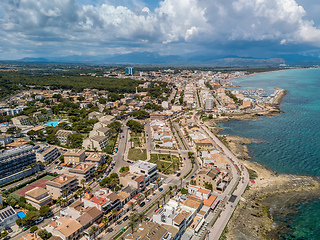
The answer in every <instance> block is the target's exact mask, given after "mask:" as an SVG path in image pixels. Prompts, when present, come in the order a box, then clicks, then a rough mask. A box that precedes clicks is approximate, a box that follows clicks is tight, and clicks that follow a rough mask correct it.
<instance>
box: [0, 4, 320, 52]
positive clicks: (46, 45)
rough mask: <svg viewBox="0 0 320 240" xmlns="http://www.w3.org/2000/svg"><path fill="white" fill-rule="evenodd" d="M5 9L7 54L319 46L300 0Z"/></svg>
mask: <svg viewBox="0 0 320 240" xmlns="http://www.w3.org/2000/svg"><path fill="white" fill-rule="evenodd" d="M307 2H309V0H307ZM301 4H302V3H301ZM310 4H311V3H310ZM312 4H313V5H315V4H314V2H312ZM308 6H309V5H308ZM317 6H318V7H319V6H320V4H318V5H317ZM307 9H308V8H307ZM0 12H2V14H1V15H0V37H1V40H0V43H1V45H2V52H4V51H6V50H5V49H7V54H2V55H3V56H8V55H10V56H17V55H19V54H20V55H32V54H33V55H37V54H38V55H39V54H47V55H50V54H51V55H68V54H70V52H77V53H78V54H79V53H82V54H84V55H85V54H86V53H87V52H90V53H91V54H101V53H117V52H120V53H121V52H130V51H145V50H148V51H157V52H160V53H164V54H165V53H174V54H177V53H187V52H190V51H197V50H204V49H206V48H207V49H208V50H211V49H212V50H216V49H217V46H219V47H221V46H223V45H225V46H230V44H231V45H232V44H234V45H235V46H237V45H238V44H237V42H242V43H243V42H246V43H248V45H249V44H252V43H253V42H269V43H272V44H274V45H275V47H276V45H279V46H280V45H281V46H284V45H288V44H289V45H290V44H293V45H297V44H302V45H305V44H309V45H310V48H318V47H320V46H319V45H320V41H319V40H320V30H319V29H318V28H317V27H316V25H315V22H314V21H313V19H312V17H314V16H315V14H313V15H312V16H309V15H308V12H307V11H306V10H305V8H304V7H303V6H301V5H299V4H298V3H297V2H296V1H295V0H230V1H225V0H212V1H207V0H163V1H160V2H159V3H158V7H156V8H154V9H152V10H150V8H148V7H147V4H146V3H145V2H143V1H142V0H135V1H130V4H129V5H128V1H125V0H121V1H115V0H95V1H91V0H90V1H88V0H77V1H76V0H42V1H39V0H3V1H1V3H0ZM318 20H319V19H316V21H318ZM260 48H261V49H263V47H260ZM49 50H51V51H52V52H49ZM221 50H223V49H221Z"/></svg>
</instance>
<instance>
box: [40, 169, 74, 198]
mask: <svg viewBox="0 0 320 240" xmlns="http://www.w3.org/2000/svg"><path fill="white" fill-rule="evenodd" d="M46 187H47V190H48V191H49V193H50V194H51V195H52V198H53V199H57V198H58V197H60V196H63V194H64V191H65V190H66V189H67V190H68V192H69V193H71V192H74V191H75V190H77V188H78V178H77V177H76V176H71V175H66V174H61V175H59V176H57V177H55V178H53V179H51V180H49V181H47V182H46Z"/></svg>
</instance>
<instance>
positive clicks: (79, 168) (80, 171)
mask: <svg viewBox="0 0 320 240" xmlns="http://www.w3.org/2000/svg"><path fill="white" fill-rule="evenodd" d="M94 171H95V166H94V165H93V164H91V163H84V162H80V163H78V164H77V165H75V166H74V167H73V168H71V169H69V174H70V175H72V176H75V177H77V178H78V180H79V181H78V182H79V186H80V185H81V180H82V179H84V180H85V181H86V182H88V181H89V180H91V179H92V178H93V177H94Z"/></svg>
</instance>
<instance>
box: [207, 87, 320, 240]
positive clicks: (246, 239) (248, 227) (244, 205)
mask: <svg viewBox="0 0 320 240" xmlns="http://www.w3.org/2000/svg"><path fill="white" fill-rule="evenodd" d="M285 95H286V91H285V90H283V91H281V92H280V93H279V94H278V95H277V96H276V99H275V101H274V103H273V105H268V106H266V107H268V111H264V112H261V113H250V114H245V115H241V116H239V115H238V116H237V115H234V116H224V117H219V118H218V119H216V120H215V121H212V122H208V123H206V125H207V126H208V127H209V128H210V129H211V131H212V132H213V133H214V134H216V135H217V136H218V137H219V139H220V140H221V141H222V142H223V143H224V144H226V145H227V146H228V147H229V149H230V150H231V151H232V152H233V153H234V154H235V156H236V157H237V158H238V159H240V160H241V161H242V162H243V164H244V165H245V166H246V167H247V169H248V171H249V174H250V178H251V179H254V183H250V185H249V186H248V187H247V190H246V191H245V193H244V194H243V196H242V197H241V201H240V202H239V204H238V206H237V208H236V209H235V212H234V214H233V217H232V218H231V219H230V221H229V223H228V225H227V228H228V231H227V233H226V235H225V236H226V238H227V239H233V240H251V239H252V240H257V239H258V240H259V239H282V238H281V236H280V232H281V233H284V232H287V233H290V230H291V229H290V227H288V226H287V224H286V221H285V220H286V219H287V217H288V216H290V215H291V214H293V213H295V210H294V207H295V206H296V205H297V204H300V203H307V202H308V201H312V200H313V199H319V198H320V181H319V179H318V178H316V177H311V176H296V175H289V174H277V173H276V172H274V171H272V170H270V169H268V168H267V167H265V166H263V165H261V164H259V163H256V162H253V161H248V160H247V159H250V156H249V154H248V148H247V145H248V144H250V143H252V142H253V141H258V140H253V139H247V138H243V137H239V136H229V135H220V134H219V133H220V132H221V131H222V130H223V129H221V128H218V127H217V126H216V122H223V121H230V120H254V119H257V118H258V117H259V116H274V115H277V114H278V113H281V112H282V111H281V110H280V109H279V107H278V106H277V105H279V104H280V103H281V100H282V99H283V97H284V96H285ZM274 219H278V221H276V220H274ZM279 219H280V220H279Z"/></svg>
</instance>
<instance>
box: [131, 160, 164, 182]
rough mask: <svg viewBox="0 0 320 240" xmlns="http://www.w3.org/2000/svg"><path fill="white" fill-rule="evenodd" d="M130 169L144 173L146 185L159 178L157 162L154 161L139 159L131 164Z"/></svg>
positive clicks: (132, 171) (133, 171)
mask: <svg viewBox="0 0 320 240" xmlns="http://www.w3.org/2000/svg"><path fill="white" fill-rule="evenodd" d="M129 170H130V172H131V173H139V174H142V175H144V177H145V185H146V186H148V185H149V184H150V183H151V182H154V181H155V180H156V179H157V178H158V170H157V164H154V163H150V162H145V161H141V160H138V161H136V162H134V163H132V164H131V165H130V166H129Z"/></svg>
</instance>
